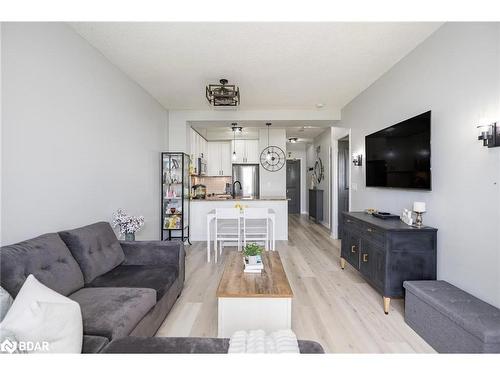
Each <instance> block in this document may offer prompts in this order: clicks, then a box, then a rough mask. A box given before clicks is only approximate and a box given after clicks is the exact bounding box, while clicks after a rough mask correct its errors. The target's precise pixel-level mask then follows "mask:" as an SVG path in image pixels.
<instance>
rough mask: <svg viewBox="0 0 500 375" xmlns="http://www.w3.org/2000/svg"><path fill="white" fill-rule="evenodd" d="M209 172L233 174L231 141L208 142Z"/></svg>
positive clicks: (209, 173)
mask: <svg viewBox="0 0 500 375" xmlns="http://www.w3.org/2000/svg"><path fill="white" fill-rule="evenodd" d="M207 146H208V157H207V172H208V175H209V176H231V175H232V173H233V171H232V163H231V144H230V143H229V142H207Z"/></svg>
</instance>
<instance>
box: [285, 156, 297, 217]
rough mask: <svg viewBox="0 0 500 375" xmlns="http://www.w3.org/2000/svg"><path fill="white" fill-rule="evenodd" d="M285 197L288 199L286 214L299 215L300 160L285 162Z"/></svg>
mask: <svg viewBox="0 0 500 375" xmlns="http://www.w3.org/2000/svg"><path fill="white" fill-rule="evenodd" d="M286 197H287V199H288V213H289V214H299V213H300V160H298V159H289V160H287V161H286Z"/></svg>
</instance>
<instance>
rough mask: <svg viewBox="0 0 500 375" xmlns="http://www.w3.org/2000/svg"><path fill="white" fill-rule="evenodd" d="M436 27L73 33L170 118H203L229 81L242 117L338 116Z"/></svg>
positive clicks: (212, 26) (156, 27) (260, 26)
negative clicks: (215, 91)
mask: <svg viewBox="0 0 500 375" xmlns="http://www.w3.org/2000/svg"><path fill="white" fill-rule="evenodd" d="M440 25H441V24H440V23H421V22H405V23H403V22H401V23H341V22H333V23H194V22H184V23H167V22H164V23H142V22H81V23H72V24H71V26H72V27H73V28H74V29H75V30H76V31H77V32H78V33H79V34H80V35H82V36H83V37H84V38H85V39H87V40H88V41H89V42H90V43H91V44H92V45H93V46H95V47H96V48H97V49H98V50H100V51H101V52H102V53H103V54H104V55H105V56H106V57H107V58H108V59H109V60H110V61H111V62H113V63H114V64H115V65H117V66H118V67H119V68H120V69H121V70H122V71H124V72H125V73H126V74H127V75H129V76H130V77H131V78H132V79H134V80H135V81H136V82H137V83H139V84H140V85H141V86H142V87H144V88H145V89H146V90H147V91H148V92H149V93H150V94H151V95H153V96H154V97H155V98H156V99H157V100H158V101H159V102H160V103H161V104H162V105H163V106H165V107H166V108H168V109H198V110H200V109H207V108H209V106H208V104H207V101H206V99H205V86H206V85H207V84H208V83H217V82H218V80H219V79H220V78H227V79H228V80H229V83H235V84H237V85H238V86H239V87H240V90H241V99H242V101H241V106H240V108H242V109H314V108H315V105H316V104H318V103H322V104H324V105H325V108H329V109H340V108H342V107H343V106H344V105H345V104H347V103H348V102H349V101H350V100H352V99H353V98H354V97H355V96H356V95H358V94H359V93H360V92H361V91H363V90H364V89H366V88H367V87H368V86H369V85H370V84H372V83H373V82H374V81H375V80H376V79H377V78H379V77H380V76H381V75H382V74H383V73H384V72H386V71H387V70H388V69H389V68H391V67H392V66H393V65H394V64H395V63H396V62H397V61H399V60H400V59H401V58H402V57H404V56H405V55H406V54H408V53H409V52H410V51H411V50H413V49H414V48H415V47H416V46H417V45H418V44H419V43H421V42H422V41H423V40H424V39H426V38H427V37H428V36H429V35H430V34H431V33H432V32H434V31H435V30H436V29H437V28H438V27H439V26H440Z"/></svg>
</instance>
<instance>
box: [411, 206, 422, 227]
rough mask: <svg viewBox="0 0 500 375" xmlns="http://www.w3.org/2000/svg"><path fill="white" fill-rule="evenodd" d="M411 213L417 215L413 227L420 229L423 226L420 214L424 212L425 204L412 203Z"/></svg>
mask: <svg viewBox="0 0 500 375" xmlns="http://www.w3.org/2000/svg"><path fill="white" fill-rule="evenodd" d="M413 211H414V212H415V213H416V214H417V218H416V219H415V226H416V227H417V228H422V227H423V226H424V223H423V217H422V214H423V213H424V212H425V202H413Z"/></svg>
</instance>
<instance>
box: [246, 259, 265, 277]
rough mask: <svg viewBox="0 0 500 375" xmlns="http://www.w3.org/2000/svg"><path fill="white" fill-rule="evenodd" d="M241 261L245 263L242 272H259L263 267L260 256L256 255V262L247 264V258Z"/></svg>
mask: <svg viewBox="0 0 500 375" xmlns="http://www.w3.org/2000/svg"><path fill="white" fill-rule="evenodd" d="M243 263H244V264H245V269H244V272H246V273H261V271H262V270H263V269H264V264H263V263H262V257H261V256H260V255H257V263H255V264H249V263H248V259H247V258H243Z"/></svg>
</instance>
